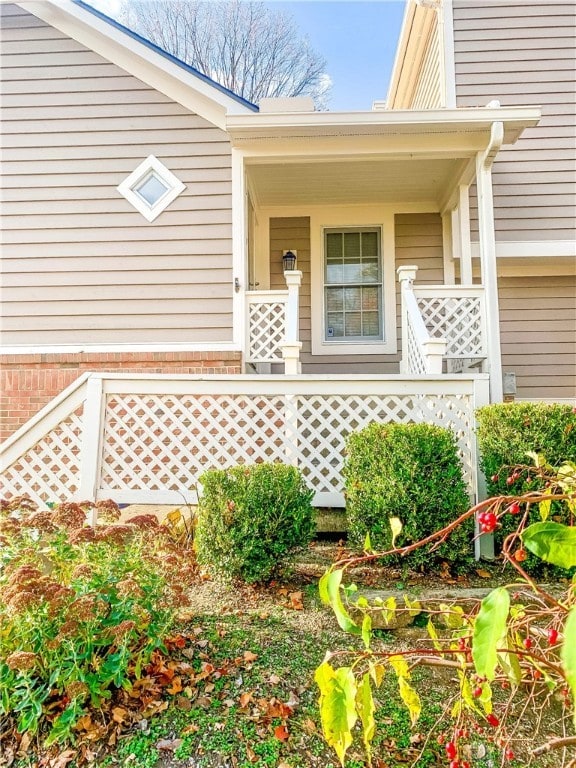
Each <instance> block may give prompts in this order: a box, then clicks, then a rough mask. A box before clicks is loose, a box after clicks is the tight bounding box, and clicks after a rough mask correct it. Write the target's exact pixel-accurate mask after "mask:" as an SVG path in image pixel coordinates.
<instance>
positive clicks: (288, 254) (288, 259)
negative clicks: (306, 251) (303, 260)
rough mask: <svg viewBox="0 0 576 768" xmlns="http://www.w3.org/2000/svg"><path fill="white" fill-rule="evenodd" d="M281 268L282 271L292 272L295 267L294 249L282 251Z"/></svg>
mask: <svg viewBox="0 0 576 768" xmlns="http://www.w3.org/2000/svg"><path fill="white" fill-rule="evenodd" d="M282 268H283V270H284V272H292V271H293V270H294V269H296V254H295V253H294V251H284V255H283V256H282Z"/></svg>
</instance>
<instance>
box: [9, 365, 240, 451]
mask: <svg viewBox="0 0 576 768" xmlns="http://www.w3.org/2000/svg"><path fill="white" fill-rule="evenodd" d="M86 371H95V372H96V371H102V372H113V371H117V372H118V371H121V372H122V373H176V374H178V373H195V374H204V375H207V374H234V373H235V374H237V373H242V367H241V354H240V352H81V353H63V354H34V355H1V356H0V441H2V440H5V439H6V438H7V437H8V436H9V435H11V434H12V433H13V432H15V431H16V430H17V429H18V428H19V427H21V426H22V425H23V424H25V423H26V422H27V421H28V419H30V418H31V417H32V416H34V414H35V413H37V412H38V411H39V410H40V409H41V408H43V407H44V406H45V405H46V404H47V403H48V402H50V400H52V399H53V398H54V397H56V395H58V394H59V393H60V392H61V391H62V390H63V389H65V388H66V387H68V386H69V385H70V384H72V382H74V381H75V380H76V379H77V378H78V377H79V376H81V375H82V374H83V373H85V372H86Z"/></svg>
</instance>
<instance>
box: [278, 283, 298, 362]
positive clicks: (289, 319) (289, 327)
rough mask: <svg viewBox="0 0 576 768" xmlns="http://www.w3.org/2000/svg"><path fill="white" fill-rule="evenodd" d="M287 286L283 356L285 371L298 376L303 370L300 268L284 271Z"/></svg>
mask: <svg viewBox="0 0 576 768" xmlns="http://www.w3.org/2000/svg"><path fill="white" fill-rule="evenodd" d="M284 278H285V280H286V287H287V288H288V300H287V302H286V340H285V342H284V344H283V345H282V357H283V358H284V373H286V374H288V375H293V376H296V375H298V374H299V373H301V372H302V365H301V363H300V350H301V349H302V342H301V341H300V319H299V318H300V310H299V297H300V285H301V283H302V272H300V270H299V269H294V270H290V271H289V272H284Z"/></svg>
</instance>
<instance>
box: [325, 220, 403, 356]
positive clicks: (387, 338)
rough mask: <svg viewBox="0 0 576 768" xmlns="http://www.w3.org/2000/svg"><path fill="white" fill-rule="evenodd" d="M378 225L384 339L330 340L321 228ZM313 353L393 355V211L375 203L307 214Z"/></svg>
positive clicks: (395, 344)
mask: <svg viewBox="0 0 576 768" xmlns="http://www.w3.org/2000/svg"><path fill="white" fill-rule="evenodd" d="M362 227H377V228H379V229H380V232H381V237H380V247H381V254H380V255H381V259H382V306H383V317H382V331H383V335H384V339H374V340H373V341H363V342H358V340H354V341H349V342H343V341H340V340H339V341H330V340H328V339H325V335H324V317H325V311H324V301H325V295H324V294H325V292H324V230H326V229H340V228H342V229H348V228H350V229H355V228H362ZM310 259H311V289H312V297H313V298H312V302H311V304H312V307H311V321H312V354H313V355H393V354H395V353H396V352H397V351H398V340H397V335H396V285H395V281H396V275H395V261H396V259H395V248H394V213H393V212H390V211H384V210H382V209H381V208H378V207H376V206H363V207H362V208H361V209H358V208H352V207H350V208H348V207H346V208H340V209H337V208H332V209H327V210H326V211H325V212H322V211H316V212H314V213H313V214H312V215H311V217H310Z"/></svg>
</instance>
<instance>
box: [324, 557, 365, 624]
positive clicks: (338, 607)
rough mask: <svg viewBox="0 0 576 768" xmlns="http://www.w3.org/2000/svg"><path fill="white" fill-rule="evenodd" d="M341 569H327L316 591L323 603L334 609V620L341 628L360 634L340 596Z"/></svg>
mask: <svg viewBox="0 0 576 768" xmlns="http://www.w3.org/2000/svg"><path fill="white" fill-rule="evenodd" d="M342 574H343V571H342V569H341V568H339V569H338V570H335V571H332V570H330V571H327V572H326V573H325V574H324V576H322V578H321V579H320V583H319V585H318V591H319V592H320V598H321V600H322V602H323V603H325V604H326V605H329V606H330V607H331V608H332V610H333V611H334V615H335V616H336V621H337V622H338V624H339V626H340V627H341V629H343V630H344V631H345V632H350V633H351V634H353V635H359V634H360V628H359V627H358V625H357V624H356V623H355V622H354V621H353V619H352V618H351V616H350V615H349V614H348V612H347V611H346V609H345V607H344V603H343V602H342V598H341V596H340V583H341V581H342Z"/></svg>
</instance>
